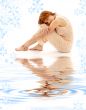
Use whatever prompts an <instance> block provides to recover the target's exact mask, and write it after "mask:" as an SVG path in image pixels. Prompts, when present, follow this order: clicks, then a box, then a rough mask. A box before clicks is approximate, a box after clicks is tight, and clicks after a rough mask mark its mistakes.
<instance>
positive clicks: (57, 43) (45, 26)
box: [16, 11, 73, 52]
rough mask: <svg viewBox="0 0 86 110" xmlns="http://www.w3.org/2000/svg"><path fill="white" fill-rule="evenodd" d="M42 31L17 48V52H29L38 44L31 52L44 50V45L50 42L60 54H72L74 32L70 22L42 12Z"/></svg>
mask: <svg viewBox="0 0 86 110" xmlns="http://www.w3.org/2000/svg"><path fill="white" fill-rule="evenodd" d="M38 24H39V25H40V29H39V31H38V32H37V33H35V34H34V35H33V36H32V38H31V39H29V40H28V41H26V42H25V43H24V44H23V45H22V46H20V47H19V48H16V51H27V50H28V48H29V47H30V46H31V45H32V44H34V43H37V45H36V46H35V47H33V48H29V49H30V50H39V51H41V50H42V49H43V45H44V44H45V43H46V42H47V41H49V42H50V43H51V44H52V45H53V46H54V47H55V48H56V49H57V50H58V51H59V52H70V50H71V48H72V43H73V32H72V27H71V24H70V22H69V21H68V20H67V19H66V18H64V17H62V16H59V15H56V14H55V13H52V12H50V11H43V12H41V14H40V16H39V20H38Z"/></svg>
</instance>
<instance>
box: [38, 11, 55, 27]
mask: <svg viewBox="0 0 86 110" xmlns="http://www.w3.org/2000/svg"><path fill="white" fill-rule="evenodd" d="M55 17H56V14H55V13H52V12H50V11H42V12H41V14H40V16H39V20H38V24H46V25H50V23H51V22H52V21H53V20H54V19H55Z"/></svg>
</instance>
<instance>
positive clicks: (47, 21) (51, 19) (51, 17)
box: [45, 15, 56, 24]
mask: <svg viewBox="0 0 86 110" xmlns="http://www.w3.org/2000/svg"><path fill="white" fill-rule="evenodd" d="M55 17H56V15H50V16H49V17H48V19H46V21H45V23H46V24H50V23H51V22H52V21H53V20H54V19H55Z"/></svg>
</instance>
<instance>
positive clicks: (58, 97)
mask: <svg viewBox="0 0 86 110" xmlns="http://www.w3.org/2000/svg"><path fill="white" fill-rule="evenodd" d="M14 56H15V57H12V58H9V57H7V56H6V59H5V57H3V55H1V56H0V58H1V62H0V110H13V109H16V110H17V109H18V110H20V109H21V110H25V109H27V108H28V110H45V109H46V110H57V109H58V110H86V106H85V104H86V103H85V100H86V99H85V98H86V85H85V84H86V80H85V78H86V73H84V72H83V73H82V68H80V62H79V59H78V58H77V57H76V56H72V55H70V54H58V53H57V52H51V53H49V52H47V53H46V52H45V53H43V52H38V53H37V52H26V53H25V52H19V53H14ZM4 105H5V106H4ZM78 107H79V108H78Z"/></svg>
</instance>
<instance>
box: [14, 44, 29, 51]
mask: <svg viewBox="0 0 86 110" xmlns="http://www.w3.org/2000/svg"><path fill="white" fill-rule="evenodd" d="M15 50H16V51H27V50H28V47H26V46H25V45H22V46H21V47H19V48H15Z"/></svg>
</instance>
